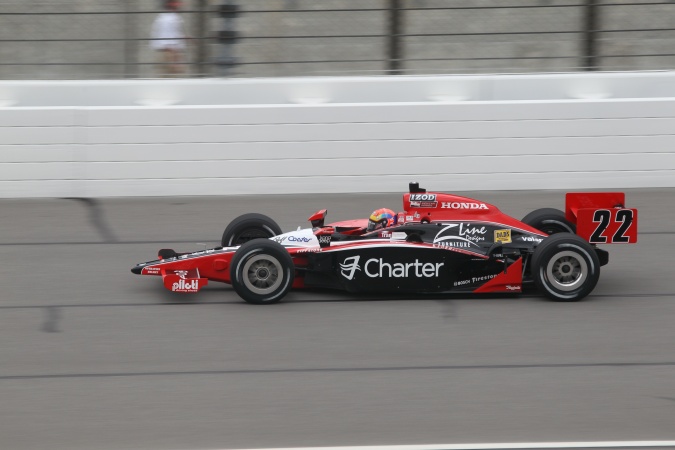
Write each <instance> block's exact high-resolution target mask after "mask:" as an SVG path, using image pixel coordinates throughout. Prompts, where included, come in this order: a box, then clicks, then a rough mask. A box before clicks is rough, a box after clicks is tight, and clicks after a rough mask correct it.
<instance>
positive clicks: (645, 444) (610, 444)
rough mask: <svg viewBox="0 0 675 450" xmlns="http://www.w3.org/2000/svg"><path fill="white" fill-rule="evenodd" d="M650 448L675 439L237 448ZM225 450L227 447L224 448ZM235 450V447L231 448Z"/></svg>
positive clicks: (666, 443)
mask: <svg viewBox="0 0 675 450" xmlns="http://www.w3.org/2000/svg"><path fill="white" fill-rule="evenodd" d="M633 447H641V448H649V447H652V448H653V447H661V448H663V447H672V448H675V441H603V442H528V443H502V444H426V445H376V446H360V447H295V448H285V447H279V448H264V449H237V450H500V449H505V450H506V449H539V448H541V449H544V448H633ZM223 450H225V449H223ZM229 450H235V449H229Z"/></svg>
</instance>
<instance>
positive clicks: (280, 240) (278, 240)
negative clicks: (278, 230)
mask: <svg viewBox="0 0 675 450" xmlns="http://www.w3.org/2000/svg"><path fill="white" fill-rule="evenodd" d="M287 237H288V236H275V237H273V238H271V239H272V240H273V241H274V242H276V243H277V244H281V243H282V242H284V241H285V240H286V238H287Z"/></svg>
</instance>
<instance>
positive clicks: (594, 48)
mask: <svg viewBox="0 0 675 450" xmlns="http://www.w3.org/2000/svg"><path fill="white" fill-rule="evenodd" d="M599 24H600V17H599V16H598V5H597V0H586V7H585V8H584V56H583V59H584V67H583V69H584V70H598V68H599V67H598V59H599V57H598V41H597V37H598V32H599V30H598V26H599Z"/></svg>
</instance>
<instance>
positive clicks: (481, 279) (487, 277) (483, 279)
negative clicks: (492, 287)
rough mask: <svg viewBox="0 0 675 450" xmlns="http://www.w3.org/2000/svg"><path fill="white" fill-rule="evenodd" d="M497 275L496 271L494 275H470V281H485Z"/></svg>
mask: <svg viewBox="0 0 675 450" xmlns="http://www.w3.org/2000/svg"><path fill="white" fill-rule="evenodd" d="M497 275H499V274H498V273H495V274H494V275H483V276H482V277H471V282H472V283H477V282H478V281H487V280H491V279H493V278H494V277H496V276H497Z"/></svg>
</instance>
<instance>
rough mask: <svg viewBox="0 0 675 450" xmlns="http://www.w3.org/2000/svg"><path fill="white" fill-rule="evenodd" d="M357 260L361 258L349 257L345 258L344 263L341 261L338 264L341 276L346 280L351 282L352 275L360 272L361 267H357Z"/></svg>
mask: <svg viewBox="0 0 675 450" xmlns="http://www.w3.org/2000/svg"><path fill="white" fill-rule="evenodd" d="M359 259H361V256H359V255H357V256H350V257H349V258H345V260H344V261H342V264H340V269H342V270H341V273H342V276H343V277H345V278H346V279H348V280H352V279H353V278H354V275H356V271H357V270H361V266H359Z"/></svg>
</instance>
